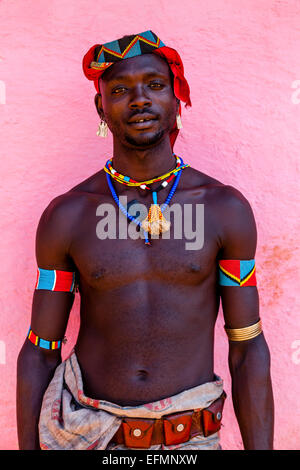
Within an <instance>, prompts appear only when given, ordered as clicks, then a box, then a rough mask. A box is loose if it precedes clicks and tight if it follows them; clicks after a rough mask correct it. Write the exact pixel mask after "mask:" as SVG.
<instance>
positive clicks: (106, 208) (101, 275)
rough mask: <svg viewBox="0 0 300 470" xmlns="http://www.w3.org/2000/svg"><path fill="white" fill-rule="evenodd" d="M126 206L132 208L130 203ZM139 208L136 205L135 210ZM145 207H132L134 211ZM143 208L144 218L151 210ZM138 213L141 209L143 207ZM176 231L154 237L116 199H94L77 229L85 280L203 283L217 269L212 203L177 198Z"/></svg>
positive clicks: (96, 283) (94, 283) (172, 212)
mask: <svg viewBox="0 0 300 470" xmlns="http://www.w3.org/2000/svg"><path fill="white" fill-rule="evenodd" d="M124 207H126V208H127V207H128V206H125V204H124ZM132 209H133V210H132ZM138 209H140V208H139V207H133V206H131V213H132V214H135V212H134V211H135V210H138ZM145 210H146V213H140V220H142V218H143V217H145V215H147V205H146V204H145ZM137 213H138V212H137ZM164 216H166V218H167V220H169V221H170V223H171V226H170V230H168V231H166V232H165V233H161V234H159V235H155V236H150V237H149V240H150V245H146V244H145V239H144V233H143V230H141V229H140V227H139V226H138V224H136V223H135V222H134V221H130V220H129V219H128V218H127V217H126V216H125V215H124V213H123V212H122V211H121V210H120V209H119V208H118V207H117V205H116V204H115V202H114V201H112V200H111V199H110V198H102V199H101V201H100V202H99V199H98V200H97V199H96V198H94V199H92V200H91V201H90V203H89V204H88V206H87V208H86V210H85V213H84V217H82V220H80V221H78V224H77V229H76V231H75V232H74V234H73V241H72V245H71V246H72V248H71V256H72V258H73V260H74V262H75V264H76V267H77V269H78V272H79V274H80V278H81V282H82V283H84V284H85V285H86V286H89V287H91V288H94V289H96V290H98V289H100V290H103V289H104V290H106V289H107V290H109V289H112V288H118V287H124V286H126V285H127V284H133V283H134V282H136V281H139V280H144V281H149V282H164V283H166V284H172V285H183V286H184V285H199V284H201V283H202V282H203V281H204V280H205V279H207V278H208V277H209V276H213V275H214V274H215V265H216V257H217V253H218V249H219V246H218V233H217V230H216V225H215V223H214V217H212V214H211V210H210V207H209V204H205V202H204V201H201V200H200V202H199V203H198V204H197V203H195V201H194V200H193V199H191V198H190V199H187V198H185V200H184V204H183V203H182V201H181V200H180V198H177V200H176V198H174V203H173V205H171V206H170V207H169V208H167V210H166V211H165V212H164Z"/></svg>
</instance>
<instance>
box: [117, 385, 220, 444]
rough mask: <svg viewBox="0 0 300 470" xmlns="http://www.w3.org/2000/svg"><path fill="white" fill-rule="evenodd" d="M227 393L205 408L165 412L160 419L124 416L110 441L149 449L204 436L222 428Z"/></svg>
mask: <svg viewBox="0 0 300 470" xmlns="http://www.w3.org/2000/svg"><path fill="white" fill-rule="evenodd" d="M225 398H226V393H225V392H223V393H222V395H221V396H220V397H219V398H218V399H217V400H215V401H214V402H213V403H212V404H211V405H210V406H209V407H207V408H205V409H202V410H200V409H196V410H188V411H184V412H180V413H172V414H168V415H164V416H162V417H161V418H159V419H149V418H145V419H144V418H123V420H122V424H121V425H120V427H119V429H118V431H117V432H116V434H115V435H114V437H113V438H112V440H111V442H115V443H116V444H123V445H125V446H126V447H130V448H140V449H148V448H149V447H150V446H152V445H156V444H164V445H166V446H170V445H176V444H181V443H183V442H186V441H188V440H190V439H191V438H193V437H195V436H198V435H199V434H203V435H204V436H205V437H208V436H210V435H211V434H214V433H216V432H217V431H219V430H220V428H221V419H222V411H223V406H224V401H225Z"/></svg>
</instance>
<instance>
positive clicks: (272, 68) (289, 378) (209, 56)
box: [0, 0, 300, 449]
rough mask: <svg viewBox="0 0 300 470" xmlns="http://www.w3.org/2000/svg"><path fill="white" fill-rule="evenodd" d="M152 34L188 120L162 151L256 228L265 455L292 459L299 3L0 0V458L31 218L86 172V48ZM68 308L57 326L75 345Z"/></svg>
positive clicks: (89, 104) (104, 145) (101, 147)
mask: <svg viewBox="0 0 300 470" xmlns="http://www.w3.org/2000/svg"><path fill="white" fill-rule="evenodd" d="M146 29H152V30H153V31H155V32H156V33H157V34H158V35H159V36H160V37H161V38H162V39H163V41H164V42H165V43H167V44H169V45H171V46H174V47H176V48H177V49H178V51H179V52H180V54H181V55H182V57H183V61H184V64H185V69H186V75H187V77H188V80H189V82H190V85H191V93H192V102H193V107H192V109H190V110H188V111H186V110H184V111H183V124H184V129H183V130H182V132H181V135H180V137H179V139H178V141H177V144H176V147H175V150H176V152H177V153H178V154H180V155H182V156H184V160H185V161H188V162H189V163H190V164H191V165H193V166H194V167H196V168H198V169H200V170H202V171H204V172H206V173H208V174H210V175H212V176H213V177H216V178H218V179H220V180H221V181H223V182H224V183H226V184H231V185H233V186H235V187H236V188H238V189H239V190H240V191H242V193H243V194H244V195H245V196H246V197H247V198H248V200H249V201H250V203H251V205H252V208H253V211H254V213H255V217H256V221H257V227H258V250H257V256H256V260H257V267H258V275H257V276H258V282H259V288H260V302H261V316H262V319H263V323H264V330H265V336H266V338H267V340H268V343H269V346H270V350H271V354H272V376H273V384H274V395H275V403H276V423H275V424H276V427H275V447H276V448H277V449H300V442H299V435H300V419H299V418H300V416H299V392H300V383H299V371H300V330H299V326H300V325H299V306H300V302H299V295H298V293H299V214H298V208H299V198H300V194H299V176H300V166H299V151H300V57H299V51H300V3H299V1H298V0H264V1H263V2H261V1H258V0H256V1H253V0H228V1H226V2H224V0H211V1H209V2H207V0H186V1H185V2H183V1H182V0H172V1H169V0H151V1H146V0H132V1H127V2H124V1H121V0H110V1H108V2H104V1H99V0H76V2H74V1H70V0H51V1H46V0H22V1H21V0H2V1H1V2H0V116H1V126H0V136H1V137H0V138H1V179H0V185H1V208H0V214H1V218H0V224H1V244H0V255H1V263H0V276H1V286H2V288H1V290H0V307H1V317H0V448H1V449H16V448H17V437H16V420H15V387H16V378H15V376H16V358H17V354H18V352H19V350H20V348H21V346H22V343H23V340H24V337H25V334H26V332H27V329H28V326H29V320H30V310H31V301H32V293H33V286H34V282H35V276H36V263H35V257H34V238H35V231H36V226H37V223H38V220H39V217H40V215H41V213H42V211H43V210H44V208H45V207H46V205H47V204H48V202H49V201H50V200H51V199H52V198H53V197H55V196H57V195H58V194H60V193H62V192H64V191H66V190H68V189H69V188H70V187H72V186H73V185H75V184H77V183H78V182H80V181H81V180H83V179H85V178H86V177H88V176H89V175H91V174H93V173H94V172H96V171H98V170H99V169H100V168H101V167H102V166H103V163H104V162H105V160H106V158H107V157H108V156H109V155H110V152H111V144H112V140H111V138H109V139H107V141H105V142H103V140H100V139H99V138H98V137H96V129H97V125H98V119H97V115H96V112H95V109H94V104H93V97H94V93H95V92H94V88H93V85H92V84H91V83H89V82H88V81H87V80H86V79H85V78H84V76H83V74H82V72H81V60H82V56H83V54H84V53H85V52H86V50H87V48H88V47H89V46H90V45H92V44H94V43H97V42H101V41H104V42H105V41H108V40H111V39H115V38H117V37H120V36H122V35H123V34H128V33H136V32H140V31H144V30H146ZM78 307H79V299H78V298H77V299H76V302H75V305H74V308H73V311H72V314H71V320H70V324H69V327H68V336H69V345H68V346H67V347H65V350H64V354H65V353H67V352H68V351H69V349H70V347H71V345H72V342H74V340H75V338H76V332H77V328H78ZM227 351H228V347H227V340H226V338H225V335H224V332H223V320H222V316H220V318H219V320H218V323H217V329H216V361H215V370H216V373H218V374H220V375H221V376H222V377H223V378H224V381H225V387H226V390H227V391H228V392H229V399H228V400H227V406H226V411H225V419H224V427H223V432H222V445H223V448H224V449H241V448H242V444H241V438H240V434H239V431H238V427H237V424H236V421H235V418H234V415H233V409H232V403H231V397H230V376H229V373H228V367H227Z"/></svg>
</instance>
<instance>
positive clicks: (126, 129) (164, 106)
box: [95, 54, 179, 149]
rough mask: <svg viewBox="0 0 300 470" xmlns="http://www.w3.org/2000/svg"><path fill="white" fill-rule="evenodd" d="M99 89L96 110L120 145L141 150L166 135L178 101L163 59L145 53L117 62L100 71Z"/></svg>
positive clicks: (167, 135) (172, 121)
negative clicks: (101, 74) (103, 71)
mask: <svg viewBox="0 0 300 470" xmlns="http://www.w3.org/2000/svg"><path fill="white" fill-rule="evenodd" d="M100 92H101V95H96V97H95V102H96V107H97V110H98V113H99V114H100V116H101V115H102V116H103V115H104V118H105V121H106V122H107V124H108V127H109V129H110V130H111V132H112V133H113V135H114V138H116V139H118V140H119V141H120V142H121V143H123V145H125V146H127V147H128V146H129V147H131V148H141V149H142V148H147V147H151V146H153V145H155V144H157V143H159V142H160V141H161V140H162V139H163V138H166V137H167V138H169V133H170V131H171V129H172V128H173V125H174V122H175V119H176V113H177V110H178V105H179V102H178V100H176V97H175V95H174V92H173V76H172V74H171V71H170V68H169V66H168V64H167V62H165V61H164V60H163V59H161V58H160V57H158V56H156V55H155V54H145V55H141V56H137V57H133V58H131V59H127V60H124V61H120V62H117V63H116V64H114V65H113V66H111V67H109V68H108V69H107V70H106V71H105V73H104V74H103V76H102V78H101V80H100Z"/></svg>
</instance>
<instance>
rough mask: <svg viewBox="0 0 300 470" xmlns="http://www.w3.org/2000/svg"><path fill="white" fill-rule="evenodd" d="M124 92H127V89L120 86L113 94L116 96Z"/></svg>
mask: <svg viewBox="0 0 300 470" xmlns="http://www.w3.org/2000/svg"><path fill="white" fill-rule="evenodd" d="M124 90H125V87H123V86H119V87H118V88H114V89H113V90H112V93H114V94H115V95H118V94H119V93H122V91H124Z"/></svg>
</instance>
